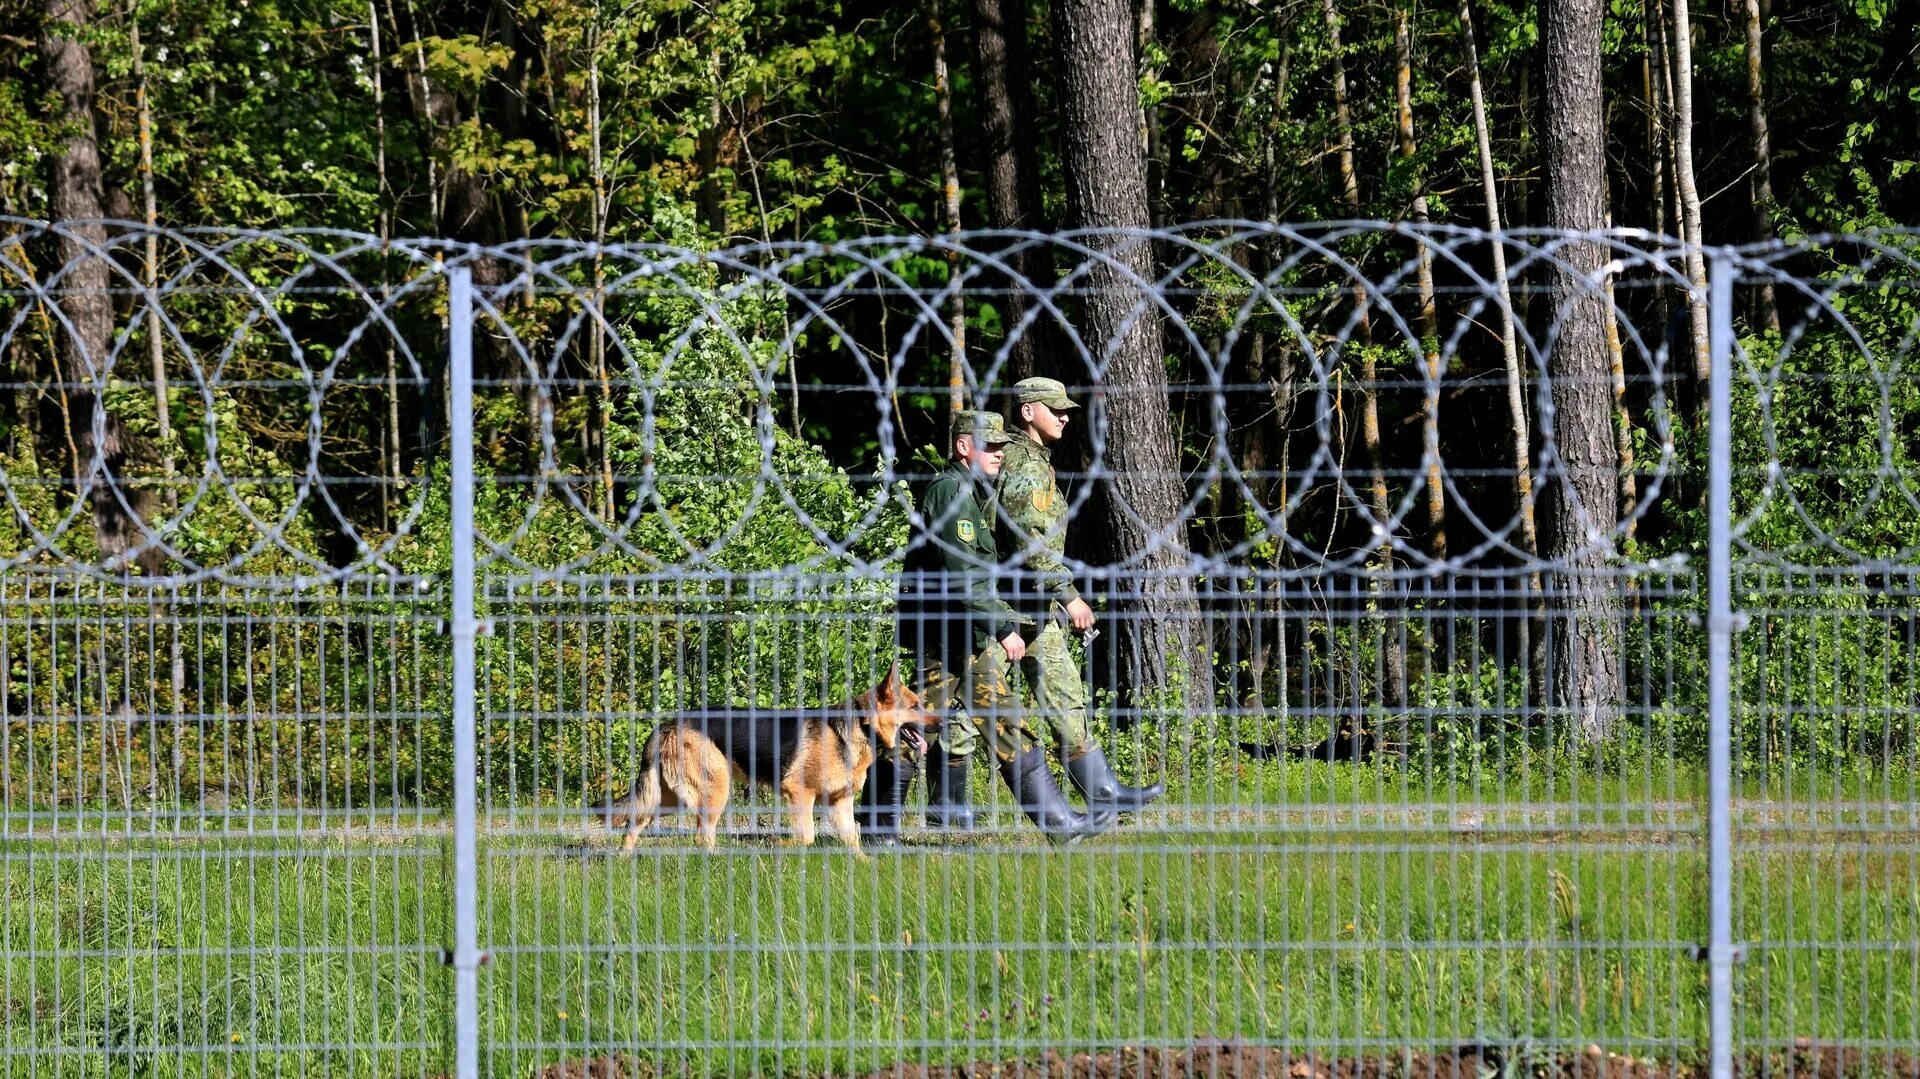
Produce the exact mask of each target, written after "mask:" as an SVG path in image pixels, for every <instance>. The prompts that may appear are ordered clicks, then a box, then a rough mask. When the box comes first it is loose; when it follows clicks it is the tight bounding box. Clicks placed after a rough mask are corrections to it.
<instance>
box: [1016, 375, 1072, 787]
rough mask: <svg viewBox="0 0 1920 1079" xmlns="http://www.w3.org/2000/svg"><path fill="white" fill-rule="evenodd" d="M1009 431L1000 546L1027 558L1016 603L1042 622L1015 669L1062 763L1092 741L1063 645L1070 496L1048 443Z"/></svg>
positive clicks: (1069, 591) (1069, 654)
mask: <svg viewBox="0 0 1920 1079" xmlns="http://www.w3.org/2000/svg"><path fill="white" fill-rule="evenodd" d="M1064 397H1065V391H1062V395H1061V398H1062V399H1064ZM1009 435H1010V436H1011V438H1012V440H1013V441H1012V442H1010V443H1009V444H1008V446H1007V456H1006V461H1005V463H1004V464H1002V465H1001V466H1000V483H999V488H1000V495H999V502H1000V514H999V516H1000V521H999V524H1000V531H1001V535H1002V538H1003V540H1004V542H1003V544H1002V546H1003V547H1004V548H1005V549H1006V552H1007V555H1008V556H1009V557H1010V558H1014V559H1019V560H1022V561H1024V564H1025V565H1024V568H1025V569H1026V570H1027V571H1028V574H1029V576H1027V577H1025V578H1022V579H1021V580H1020V581H1019V582H1018V584H1017V586H1016V588H1015V590H1014V591H1015V597H1014V607H1015V609H1016V610H1019V611H1021V612H1022V613H1024V614H1028V615H1031V616H1032V617H1033V618H1034V619H1035V620H1036V621H1037V622H1038V623H1039V625H1040V632H1039V634H1038V635H1037V636H1035V637H1034V639H1033V640H1032V641H1031V642H1029V643H1028V645H1027V658H1026V659H1024V660H1022V661H1021V664H1020V670H1021V671H1022V673H1024V674H1025V675H1026V679H1027V685H1028V686H1029V687H1030V688H1031V689H1032V690H1033V698H1034V705H1035V707H1036V709H1037V710H1038V712H1039V713H1040V715H1042V716H1044V717H1045V720H1046V723H1047V724H1048V725H1049V726H1050V727H1051V728H1052V730H1053V738H1054V744H1055V746H1056V747H1057V748H1058V750H1059V752H1060V759H1061V760H1062V761H1067V760H1072V759H1074V758H1076V757H1080V756H1082V755H1084V754H1085V753H1086V752H1087V750H1088V749H1089V748H1090V747H1091V746H1092V744H1093V737H1092V734H1091V732H1090V731H1089V730H1088V729H1087V691H1086V684H1085V683H1084V682H1082V681H1081V678H1080V665H1079V664H1078V663H1076V662H1074V658H1073V653H1072V652H1071V651H1070V650H1069V649H1068V648H1067V628H1068V622H1067V613H1066V607H1067V604H1069V603H1072V602H1073V601H1074V600H1076V599H1079V598H1080V592H1079V589H1077V588H1075V587H1074V583H1073V573H1072V572H1071V571H1070V570H1068V569H1067V566H1066V562H1065V559H1064V557H1063V556H1064V554H1065V551H1066V544H1067V500H1066V498H1065V497H1064V496H1063V495H1062V494H1061V492H1060V483H1059V480H1058V478H1057V477H1056V475H1055V474H1054V470H1053V459H1052V454H1051V453H1050V452H1049V451H1048V449H1047V447H1046V446H1043V445H1041V444H1040V443H1039V442H1036V441H1034V440H1033V439H1032V438H1029V437H1027V436H1026V435H1025V434H1023V433H1021V432H1019V431H1011V432H1009Z"/></svg>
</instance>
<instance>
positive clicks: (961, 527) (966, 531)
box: [953, 517, 973, 543]
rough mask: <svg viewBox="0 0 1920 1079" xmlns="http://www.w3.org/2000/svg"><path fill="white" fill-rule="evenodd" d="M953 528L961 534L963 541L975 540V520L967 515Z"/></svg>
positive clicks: (970, 541) (961, 540)
mask: <svg viewBox="0 0 1920 1079" xmlns="http://www.w3.org/2000/svg"><path fill="white" fill-rule="evenodd" d="M953 529H954V531H955V532H956V533H958V534H959V536H960V542H961V543H972V542H973V522H972V521H970V520H968V519H967V518H965V517H962V518H960V520H958V521H956V522H955V523H954V526H953Z"/></svg>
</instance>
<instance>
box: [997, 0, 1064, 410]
mask: <svg viewBox="0 0 1920 1079" xmlns="http://www.w3.org/2000/svg"><path fill="white" fill-rule="evenodd" d="M1024 11H1025V7H1024V6H1023V5H1022V4H1021V3H1018V2H1009V0H973V19H974V44H975V48H976V50H977V52H978V54H979V70H978V72H977V79H978V82H979V85H980V127H981V144H982V146H983V147H984V150H985V154H986V170H985V171H986V180H987V217H988V220H989V221H990V222H991V224H992V226H993V227H994V228H996V229H1005V230H1008V231H1020V230H1025V229H1042V228H1045V227H1046V221H1045V218H1044V216H1043V214H1042V211H1041V206H1040V166H1039V163H1038V161H1037V160H1036V159H1035V157H1034V154H1035V145H1036V140H1035V139H1034V138H1033V137H1032V134H1033V116H1034V110H1033V98H1032V92H1031V90H1030V86H1031V85H1032V83H1031V76H1030V75H1029V73H1028V63H1027V23H1026V18H1025V16H1024V14H1023V12H1024ZM1007 260H1008V262H1009V263H1010V264H1011V266H1012V268H1013V270H1014V271H1015V272H1016V273H1018V274H1019V275H1020V276H1021V277H1022V278H1023V279H1024V280H1025V281H1028V282H1036V284H1037V281H1038V277H1039V275H1040V273H1041V272H1043V267H1042V265H1041V260H1040V259H1039V258H1037V257H1035V255H1034V254H1033V252H1031V251H1028V250H1021V251H1017V252H1014V253H1012V254H1010V255H1008V256H1007ZM1033 287H1034V286H1033V285H1028V284H1024V283H1023V282H1021V281H1015V282H1012V283H1011V287H1010V290H1009V292H1008V296H1007V303H1006V316H1005V322H1006V325H1007V327H1008V330H1009V331H1012V330H1013V328H1014V327H1016V326H1018V325H1019V324H1020V320H1021V319H1022V318H1023V317H1024V316H1025V314H1026V310H1027V307H1028V306H1029V304H1030V302H1031V297H1030V296H1029V295H1028V292H1029V290H1030V289H1031V288H1033ZM1051 325H1052V323H1051V322H1050V321H1048V316H1046V315H1044V314H1043V315H1041V316H1040V321H1039V322H1038V323H1036V324H1035V326H1034V328H1033V329H1030V330H1028V331H1027V332H1024V333H1022V334H1021V335H1020V336H1019V338H1017V339H1016V340H1015V341H1014V342H1013V343H1012V345H1011V346H1010V347H1009V348H1008V350H1007V360H1006V367H1005V370H1004V372H1003V373H1002V374H1001V376H1000V378H999V380H998V381H999V382H1001V383H1002V384H1003V385H1011V384H1013V383H1015V382H1018V381H1019V380H1021V379H1023V378H1028V377H1031V376H1033V375H1037V374H1041V373H1043V370H1044V367H1045V365H1043V364H1042V363H1041V360H1040V355H1041V353H1042V351H1043V350H1042V349H1041V347H1040V344H1041V342H1042V341H1043V340H1049V339H1050V337H1049V334H1050V330H1049V329H1048V327H1050V326H1051ZM1046 373H1055V374H1059V375H1061V376H1062V377H1064V378H1065V379H1066V380H1067V381H1068V382H1069V383H1070V384H1077V383H1078V382H1081V381H1084V380H1085V374H1086V373H1085V372H1084V371H1081V372H1075V371H1057V372H1046Z"/></svg>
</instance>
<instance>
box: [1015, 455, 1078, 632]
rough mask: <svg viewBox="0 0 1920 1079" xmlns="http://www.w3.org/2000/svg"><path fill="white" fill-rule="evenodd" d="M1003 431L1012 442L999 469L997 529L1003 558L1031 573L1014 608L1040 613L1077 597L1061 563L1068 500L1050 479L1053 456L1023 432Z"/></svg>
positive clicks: (1065, 537) (1064, 548)
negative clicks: (1002, 540) (1002, 543)
mask: <svg viewBox="0 0 1920 1079" xmlns="http://www.w3.org/2000/svg"><path fill="white" fill-rule="evenodd" d="M1008 433H1009V434H1011V435H1012V436H1013V441H1012V442H1009V443H1008V444H1007V456H1006V459H1005V461H1004V463H1002V464H1001V466H1000V485H999V486H1000V491H999V501H1000V515H999V516H1000V528H1001V529H1002V531H1003V533H1004V538H1005V541H1006V542H1005V547H1006V549H1007V555H1008V557H1009V558H1014V559H1020V560H1021V562H1022V563H1023V564H1022V565H1021V568H1022V569H1025V570H1026V571H1027V572H1028V573H1029V574H1030V575H1031V576H1030V578H1029V580H1026V581H1022V582H1021V587H1020V590H1019V591H1020V593H1021V595H1020V598H1019V601H1018V602H1019V606H1020V607H1021V608H1022V609H1026V610H1037V611H1039V612H1042V613H1044V612H1045V611H1046V609H1047V608H1049V607H1051V606H1052V605H1053V604H1055V603H1058V604H1061V605H1063V606H1064V605H1066V604H1068V603H1071V602H1073V601H1074V600H1076V599H1079V598H1080V590H1079V589H1077V588H1075V587H1074V585H1073V571H1072V570H1070V569H1068V568H1067V563H1066V550H1067V499H1066V497H1065V496H1064V495H1062V494H1061V493H1060V481H1059V479H1058V478H1057V477H1056V476H1055V475H1054V471H1053V454H1052V452H1051V451H1049V450H1048V449H1047V447H1046V446H1044V445H1041V444H1040V443H1039V442H1036V441H1034V440H1033V439H1031V438H1029V437H1027V436H1026V435H1025V434H1024V433H1021V432H1018V431H1009V432H1008ZM1022 552H1025V555H1024V558H1023V557H1022Z"/></svg>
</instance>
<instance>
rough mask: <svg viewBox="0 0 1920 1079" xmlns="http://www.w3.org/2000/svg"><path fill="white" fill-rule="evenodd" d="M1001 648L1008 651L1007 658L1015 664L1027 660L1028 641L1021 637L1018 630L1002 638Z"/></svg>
mask: <svg viewBox="0 0 1920 1079" xmlns="http://www.w3.org/2000/svg"><path fill="white" fill-rule="evenodd" d="M1000 647H1002V648H1004V649H1006V650H1007V658H1008V659H1010V660H1012V661H1014V662H1015V663H1018V662H1020V661H1021V660H1023V659H1025V658H1027V642H1026V639H1025V638H1023V637H1021V636H1020V631H1019V630H1017V629H1016V630H1014V631H1013V632H1012V633H1009V634H1007V635H1006V636H1005V637H1002V638H1000Z"/></svg>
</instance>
